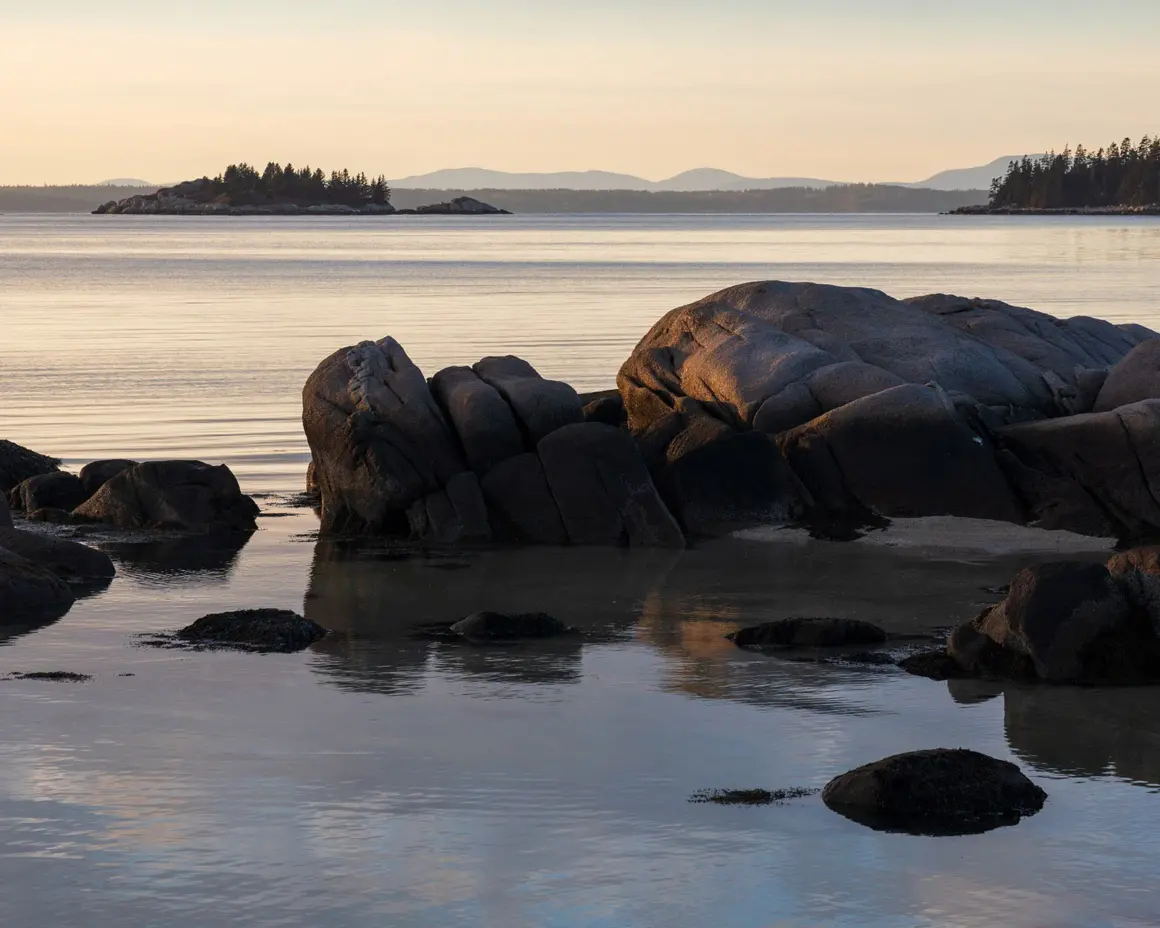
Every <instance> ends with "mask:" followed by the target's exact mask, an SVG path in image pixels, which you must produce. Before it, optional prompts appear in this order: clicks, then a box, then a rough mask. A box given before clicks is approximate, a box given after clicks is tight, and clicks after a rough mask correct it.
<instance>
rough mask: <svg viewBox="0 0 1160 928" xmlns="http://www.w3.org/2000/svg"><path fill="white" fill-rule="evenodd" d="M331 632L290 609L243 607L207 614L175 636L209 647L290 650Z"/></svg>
mask: <svg viewBox="0 0 1160 928" xmlns="http://www.w3.org/2000/svg"><path fill="white" fill-rule="evenodd" d="M327 633H328V632H327V630H326V629H325V628H323V627H322V626H321V625H319V624H317V623H316V622H311V621H310V620H309V619H304V618H303V617H302V616H300V615H298V614H297V613H295V612H290V611H289V610H287V609H239V610H237V611H235V612H218V613H214V614H213V615H207V616H203V617H202V618H200V619H198V620H197V621H196V622H194V623H193V624H192V625H190V626H188V627H187V628H183V629H182V630H181V631H179V632H178V633H177V634H176V635H175V636H174V637H175V638H177V639H178V640H179V641H182V642H185V643H187V644H190V645H195V646H200V647H206V648H225V649H234V650H239V651H258V652H276V653H279V654H290V653H293V652H295V651H301V650H303V649H304V648H308V647H309V646H310V645H312V644H313V643H314V642H316V641H318V640H319V639H320V638H323V637H325V636H326V635H327Z"/></svg>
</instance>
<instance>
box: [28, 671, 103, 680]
mask: <svg viewBox="0 0 1160 928" xmlns="http://www.w3.org/2000/svg"><path fill="white" fill-rule="evenodd" d="M12 676H13V677H15V678H16V679H17V680H42V681H45V682H48V683H88V682H89V681H90V680H91V679H92V676H91V675H89V674H87V673H71V672H69V671H67V670H48V671H43V670H38V671H34V672H33V673H14V674H13V675H12Z"/></svg>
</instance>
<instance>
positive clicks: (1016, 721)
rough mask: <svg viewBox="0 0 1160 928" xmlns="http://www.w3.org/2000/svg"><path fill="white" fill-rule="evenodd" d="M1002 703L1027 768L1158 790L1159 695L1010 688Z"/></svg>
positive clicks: (1007, 725) (1130, 691)
mask: <svg viewBox="0 0 1160 928" xmlns="http://www.w3.org/2000/svg"><path fill="white" fill-rule="evenodd" d="M1003 699H1004V707H1003V724H1004V728H1005V729H1006V733H1007V741H1008V742H1009V743H1010V745H1011V750H1012V751H1013V752H1014V753H1015V754H1017V755H1019V757H1021V758H1022V759H1024V760H1026V761H1027V762H1028V763H1030V764H1034V765H1035V766H1036V767H1039V768H1041V769H1044V770H1051V771H1053V772H1055V773H1060V774H1063V775H1065V776H1077V777H1095V776H1117V777H1122V778H1123V779H1126V780H1134V781H1136V782H1138V783H1143V784H1147V785H1149V786H1160V715H1158V714H1157V712H1156V705H1157V700H1158V699H1160V690H1157V689H1151V688H1145V689H1141V688H1138V687H1123V688H1116V689H1089V688H1076V687H1046V686H1044V687H1010V688H1008V689H1007V690H1005V691H1004V693H1003Z"/></svg>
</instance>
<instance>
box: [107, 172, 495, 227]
mask: <svg viewBox="0 0 1160 928" xmlns="http://www.w3.org/2000/svg"><path fill="white" fill-rule="evenodd" d="M93 212H94V213H95V214H97V215H154V216H157V215H164V216H388V215H407V214H412V215H444V216H463V215H472V216H480V215H499V214H508V213H509V211H508V210H505V209H500V208H498V207H495V206H490V205H489V204H487V203H483V202H481V201H480V200H476V199H474V198H473V197H455V198H454V199H452V200H450V201H448V202H446V203H435V204H430V205H424V206H417V207H415V208H413V209H406V210H399V209H396V208H395V207H394V206H393V205H392V204H391V188H390V185H389V184H388V183H387V180H386V178H385V177H383V176H382V175H380V176H378V177H376V178H374V179H373V180H372V179H370V178H368V177H367V175H366V174H363V173H359V174H351V173H350V171H349V170H346V169H343V170H342V171H332V172H331V173H330V175H329V176H327V175H326V174H325V173H324V172H323V171H322V170H321V169H320V168H310V167H304V168H295V167H294V166H293V165H292V164H287V165H286V166H285V167H283V166H282V165H279V164H276V163H275V162H270V163H269V164H267V165H266V169H265V170H264V171H262V172H261V173H258V171H257V170H256V169H255V168H253V167H251V166H250V165H249V164H246V163H245V162H243V163H241V164H231V165H230V166H229V167H228V168H226V169H225V170H224V171H223V172H222V173H221V174H219V175H218V176H217V177H213V178H211V177H202V178H200V179H198V180H187V181H185V182H183V183H180V184H175V185H174V186H172V187H162V188H161V189H160V190H158V191H156V192H155V193H138V194H134V195H132V196H129V197H126V198H125V199H123V200H109V201H108V202H107V203H103V204H101V205H100V206H98V207H97V208H96V209H95V210H93Z"/></svg>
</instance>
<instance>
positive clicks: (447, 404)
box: [431, 367, 525, 476]
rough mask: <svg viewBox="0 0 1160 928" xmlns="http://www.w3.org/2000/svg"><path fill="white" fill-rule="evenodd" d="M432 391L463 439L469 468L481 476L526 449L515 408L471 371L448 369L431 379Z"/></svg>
mask: <svg viewBox="0 0 1160 928" xmlns="http://www.w3.org/2000/svg"><path fill="white" fill-rule="evenodd" d="M431 392H432V393H433V394H434V395H435V398H436V399H437V400H438V401H439V405H440V406H441V407H442V409H443V412H444V413H445V414H446V416H447V419H448V421H449V422H450V423H451V425H452V426H453V427H454V429H455V433H456V435H458V436H459V441H460V444H461V445H462V446H463V450H464V453H465V454H466V456H467V463H468V465H469V466H470V467H471V469H472V470H474V471H475V472H476V473H477V474H479V475H480V476H483V475H484V474H486V473H487V472H488V471H490V470H491V469H492V468H493V467H495V466H496V465H497V464H500V463H502V462H503V461H506V460H507V459H508V458H511V457H515V456H516V455H517V454H522V453H523V451H524V450H525V448H524V439H523V436H522V434H521V432H520V427H519V425H518V424H517V423H516V419H515V415H514V414H513V413H512V409H511V407H510V406H509V405H508V404H507V402H506V401H505V400H504V398H503V397H502V396H500V394H499V391H498V390H496V389H495V387H493V386H491V384H488V383H485V382H484V381H483V380H481V379H480V378H479V375H478V374H476V373H475V371H473V370H472V369H471V368H469V367H448V368H444V369H443V370H441V371H440V372H439V373H437V374H436V375H435V376H434V377H432V378H431Z"/></svg>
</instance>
